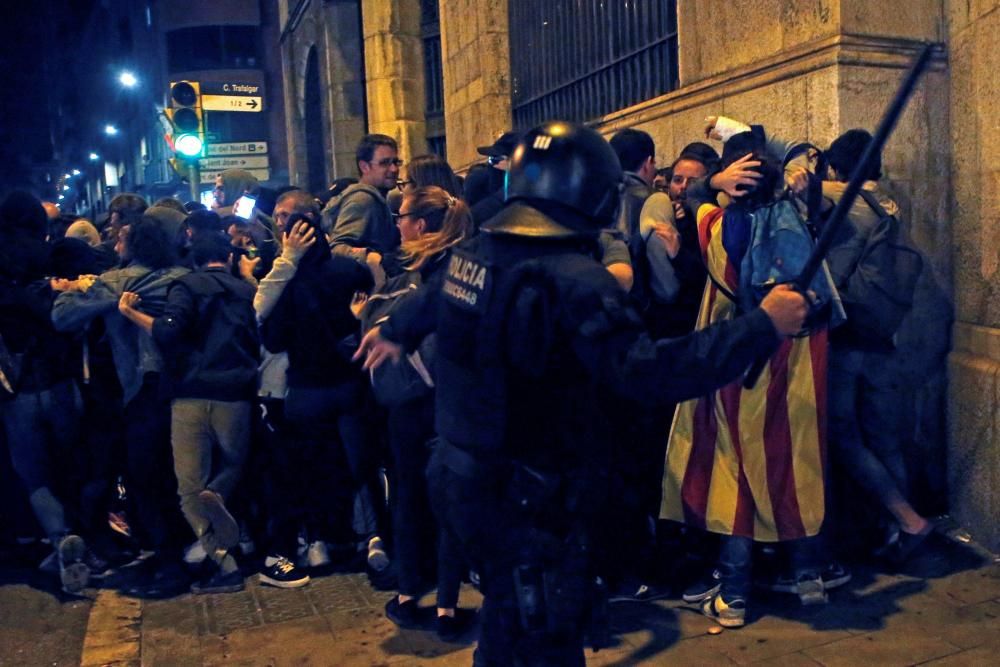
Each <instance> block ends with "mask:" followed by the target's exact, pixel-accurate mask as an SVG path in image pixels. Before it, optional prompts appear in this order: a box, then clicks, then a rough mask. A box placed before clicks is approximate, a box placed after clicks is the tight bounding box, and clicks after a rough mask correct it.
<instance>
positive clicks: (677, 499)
mask: <svg viewBox="0 0 1000 667" xmlns="http://www.w3.org/2000/svg"><path fill="white" fill-rule="evenodd" d="M697 217H698V235H699V240H700V243H701V248H702V254H703V257H704V259H705V262H706V266H707V267H708V270H709V273H710V274H711V275H712V277H713V280H714V282H713V280H710V281H709V282H708V283H707V285H706V287H705V293H704V296H703V297H702V303H701V310H700V312H699V315H698V324H697V328H698V329H703V328H705V327H707V326H709V325H711V324H712V323H714V322H719V321H722V320H727V319H732V318H734V317H736V315H737V307H736V304H735V303H733V301H732V300H731V299H730V298H729V296H727V294H726V293H727V292H728V293H729V294H736V293H738V289H739V269H740V259H741V258H739V257H736V258H731V257H730V256H729V253H728V252H727V247H726V245H727V244H724V243H723V228H724V225H725V224H726V219H727V218H728V217H729V214H728V213H724V211H723V209H720V208H718V207H715V206H710V205H703V206H702V207H701V208H700V209H699V211H698V215H697ZM734 223H735V224H739V223H736V222H735V220H734ZM720 285H721V286H722V287H724V288H725V289H720ZM826 334H827V332H826V329H825V328H824V329H819V330H817V331H814V332H813V333H811V334H810V335H808V336H804V337H801V338H790V339H786V340H785V341H784V342H783V343H782V344H781V346H780V347H779V348H778V350H777V351H776V352H775V353H774V354H773V355H772V356H771V359H770V362H769V363H768V365H767V367H766V368H765V370H764V372H763V373H762V374H761V377H760V379H758V380H757V383H756V385H755V386H754V387H753V388H752V389H745V388H744V387H743V386H742V384H741V382H740V381H739V380H737V381H735V382H733V383H731V384H729V385H727V386H725V387H723V388H722V389H719V390H718V391H715V392H713V393H712V394H709V395H707V396H703V397H701V398H698V399H694V400H691V401H687V402H685V403H682V404H681V405H680V406H678V409H677V413H676V415H675V417H674V424H673V428H672V429H671V432H670V441H669V445H668V448H667V460H666V466H665V469H664V476H663V496H662V498H663V499H662V503H661V508H660V517H661V518H664V519H672V520H674V521H680V522H683V523H686V524H689V525H692V526H697V527H699V528H702V529H704V530H708V531H710V532H713V533H721V534H725V535H739V536H744V537H750V538H753V539H755V540H758V541H761V542H778V541H785V540H792V539H798V538H802V537H806V536H812V535H815V534H816V533H818V532H819V529H820V527H821V526H822V524H823V513H824V468H825V459H826V356H827V335H826Z"/></svg>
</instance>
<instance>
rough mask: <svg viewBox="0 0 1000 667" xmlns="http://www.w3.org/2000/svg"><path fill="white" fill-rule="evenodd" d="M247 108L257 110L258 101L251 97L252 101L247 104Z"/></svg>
mask: <svg viewBox="0 0 1000 667" xmlns="http://www.w3.org/2000/svg"><path fill="white" fill-rule="evenodd" d="M247 106H248V107H250V108H251V109H256V108H257V100H255V99H254V98H252V97H251V98H250V101H249V102H247Z"/></svg>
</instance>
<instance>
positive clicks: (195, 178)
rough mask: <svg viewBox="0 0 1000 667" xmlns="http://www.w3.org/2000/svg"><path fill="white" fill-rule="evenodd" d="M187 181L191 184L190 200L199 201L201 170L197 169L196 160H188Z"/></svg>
mask: <svg viewBox="0 0 1000 667" xmlns="http://www.w3.org/2000/svg"><path fill="white" fill-rule="evenodd" d="M188 181H190V186H191V201H195V202H200V201H201V171H200V170H199V169H198V161H197V160H191V161H190V162H188Z"/></svg>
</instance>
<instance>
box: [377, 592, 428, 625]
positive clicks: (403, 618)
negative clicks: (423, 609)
mask: <svg viewBox="0 0 1000 667" xmlns="http://www.w3.org/2000/svg"><path fill="white" fill-rule="evenodd" d="M385 616H386V618H388V619H389V620H390V621H392V622H393V623H395V624H396V625H398V626H399V627H401V628H407V629H410V630H416V629H420V627H421V625H420V609H419V607H417V601H416V600H407V601H406V602H403V603H400V602H399V596H398V595H397V596H396V597H394V598H392V599H391V600H389V601H388V602H386V603H385Z"/></svg>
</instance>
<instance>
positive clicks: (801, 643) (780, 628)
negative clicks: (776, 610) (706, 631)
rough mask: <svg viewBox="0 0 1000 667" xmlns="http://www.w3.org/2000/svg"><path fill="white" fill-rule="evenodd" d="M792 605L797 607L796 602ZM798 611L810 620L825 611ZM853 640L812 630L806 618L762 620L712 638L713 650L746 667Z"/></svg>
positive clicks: (836, 632) (843, 634) (838, 632)
mask: <svg viewBox="0 0 1000 667" xmlns="http://www.w3.org/2000/svg"><path fill="white" fill-rule="evenodd" d="M794 604H795V605H796V607H798V601H796V602H795V603H794ZM797 611H799V612H800V613H801V614H802V615H803V616H811V615H813V614H821V613H823V612H824V611H828V610H827V609H824V608H823V607H812V608H802V607H798V610H797ZM706 620H707V619H706ZM852 636H853V635H852V634H851V633H849V632H847V631H846V630H817V629H814V628H813V627H811V625H810V622H809V619H808V618H800V619H797V620H792V619H788V618H779V617H777V616H765V617H763V618H759V619H757V620H755V621H754V622H752V623H749V624H748V625H746V626H744V627H742V628H739V629H736V630H725V631H724V632H723V633H722V634H720V635H718V636H716V637H714V638H713V640H714V641H713V642H712V646H713V647H714V648H715V649H716V650H718V651H721V652H722V653H725V654H726V656H728V657H729V659H730V660H732V661H733V662H736V663H738V664H741V665H745V664H748V663H751V662H760V661H765V660H769V659H772V658H778V657H781V656H785V655H789V654H791V653H796V652H798V651H802V650H803V649H807V648H813V647H818V646H823V645H824V644H829V643H831V642H835V641H839V640H841V639H847V638H849V637H852Z"/></svg>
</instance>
